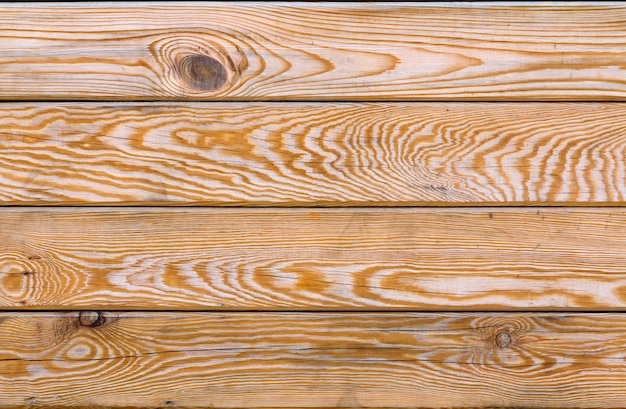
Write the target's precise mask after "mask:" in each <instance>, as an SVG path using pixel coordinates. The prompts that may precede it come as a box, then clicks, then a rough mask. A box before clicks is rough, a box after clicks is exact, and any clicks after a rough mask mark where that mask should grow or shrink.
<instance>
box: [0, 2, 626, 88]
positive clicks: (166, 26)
mask: <svg viewBox="0 0 626 409" xmlns="http://www.w3.org/2000/svg"><path fill="white" fill-rule="evenodd" d="M625 55H626V6H625V5H624V3H623V2H604V3H602V2H581V3H554V4H549V3H548V4H547V3H545V2H525V3H524V4H515V3H504V4H498V3H471V2H469V3H462V2H460V3H459V2H454V3H449V2H443V3H426V4H424V3H392V4H388V3H384V2H375V3H353V4H341V3H293V4H291V3H238V2H230V3H228V2H221V3H220V2H215V3H213V2H211V3H200V4H190V3H185V4H172V3H139V4H132V3H130V2H128V3H112V4H95V5H92V4H88V5H85V4H84V3H83V4H81V3H76V4H71V3H69V4H52V5H43V4H31V5H29V6H28V7H25V6H24V5H23V4H21V3H16V4H13V5H12V4H6V3H3V4H2V5H1V6H0V67H1V68H0V74H1V75H0V99H5V100H38V99H46V100H59V99H65V100H70V99H71V100H78V99H114V100H121V99H129V100H139V99H143V100H174V99H195V100H199V99H203V100H218V99H220V100H225V99H230V100H253V99H255V100H277V99H282V100H286V99H289V100H311V99H315V100H346V99H350V100H356V99H358V100H367V99H369V100H371V99H374V100H477V99H480V100H507V99H520V100H609V99H616V100H617V99H619V100H624V99H626V58H625Z"/></svg>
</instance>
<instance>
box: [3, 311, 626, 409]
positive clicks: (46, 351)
mask: <svg viewBox="0 0 626 409" xmlns="http://www.w3.org/2000/svg"><path fill="white" fill-rule="evenodd" d="M99 314H100V316H101V317H102V322H101V323H100V324H98V325H92V326H85V325H83V324H81V323H80V320H79V318H78V316H77V314H76V313H61V314H51V313H37V314H34V313H31V314H26V313H2V314H0V334H1V336H0V363H1V365H0V394H1V395H2V402H1V403H0V406H1V407H13V406H21V405H24V406H26V405H27V404H28V405H30V406H31V407H41V408H45V407H81V408H87V407H118V406H126V407H142V408H156V407H160V408H167V407H172V408H178V407H185V408H207V407H209V408H241V407H246V408H266V407H275V408H278V407H309V408H321V407H340V408H345V407H385V408H395V407H397V408H416V407H422V408H426V407H428V408H450V407H488V408H493V407H528V408H531V407H542V408H544V407H551V408H556V407H558V408H579V407H594V408H615V407H620V405H622V404H623V402H624V399H625V398H626V366H625V365H624V350H625V348H626V329H625V328H626V318H624V316H623V315H621V314H575V315H573V314H547V313H541V314H464V313H457V314H415V313H404V314H398V313H394V314H384V313H379V314H341V313H336V314H323V313H320V314H315V315H312V314H306V313H284V314H279V313H253V314H249V313H219V314H217V313H208V314H207V313H204V314H202V313H180V312H179V313H119V312H117V313H112V312H100V313H99ZM522 402H523V404H522V405H520V403H522Z"/></svg>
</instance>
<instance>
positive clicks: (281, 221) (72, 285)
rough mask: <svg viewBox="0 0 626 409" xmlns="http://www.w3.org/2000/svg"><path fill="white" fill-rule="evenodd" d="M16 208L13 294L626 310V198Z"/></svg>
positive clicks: (158, 305)
mask: <svg viewBox="0 0 626 409" xmlns="http://www.w3.org/2000/svg"><path fill="white" fill-rule="evenodd" d="M311 210H314V211H310V210H305V209H286V210H272V209H249V210H238V209H206V208H203V209H200V208H188V209H170V210H167V209H158V208H141V209H124V210H116V209H115V208H112V209H98V210H87V209H84V208H78V209H71V208H68V209H25V210H21V209H5V210H3V212H2V213H0V307H1V308H2V309H24V308H31V309H33V308H36V309H58V308H60V309H107V308H112V309H120V310H124V309H138V310H146V309H147V310H154V309H191V310H231V309H238V310H241V309H244V310H246V309H247V310H294V309H297V310H323V309H333V310H384V309H394V310H406V309H413V310H416V309H419V310H515V309H522V310H546V309H551V310H554V309H589V310H626V209H590V210H571V209H549V210H535V209H527V210H525V209H499V208H494V209H484V210H476V209H465V210H463V209H461V210H458V209H457V210H447V209H443V210H442V209H439V210H437V209H379V210H364V209H363V210H360V209H350V210H335V209H311Z"/></svg>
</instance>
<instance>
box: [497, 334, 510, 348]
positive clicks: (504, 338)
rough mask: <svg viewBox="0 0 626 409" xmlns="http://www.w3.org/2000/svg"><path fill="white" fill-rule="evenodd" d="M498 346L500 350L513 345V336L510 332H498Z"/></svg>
mask: <svg viewBox="0 0 626 409" xmlns="http://www.w3.org/2000/svg"><path fill="white" fill-rule="evenodd" d="M496 345H497V346H498V347H500V348H506V347H508V346H509V345H511V335H510V334H509V333H508V332H498V334H496Z"/></svg>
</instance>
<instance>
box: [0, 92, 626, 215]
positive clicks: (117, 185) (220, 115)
mask: <svg viewBox="0 0 626 409" xmlns="http://www.w3.org/2000/svg"><path fill="white" fill-rule="evenodd" d="M0 149H1V150H2V158H1V160H0V204H11V205H13V204H18V205H19V204H74V205H80V204H103V203H106V204H162V205H165V204H194V205H306V206H310V205H333V206H336V205H424V204H426V205H458V204H473V205H484V204H509V205H510V204H524V205H527V204H529V205H538V204H539V205H544V204H576V205H590V204H594V203H595V204H606V203H611V204H623V203H624V201H625V198H626V182H625V181H626V162H625V161H624V157H625V156H626V106H624V105H623V104H619V103H561V104H554V103H498V104H491V103H396V104H383V103H363V104H360V103H338V104H337V103H333V104H327V103H297V104H296V103H204V104H202V103H184V104H172V103H170V104H140V105H136V104H119V103H116V104H94V103H89V104H87V103H86V104H81V105H76V104H74V105H72V104H45V103H37V104H6V105H2V106H0Z"/></svg>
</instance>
